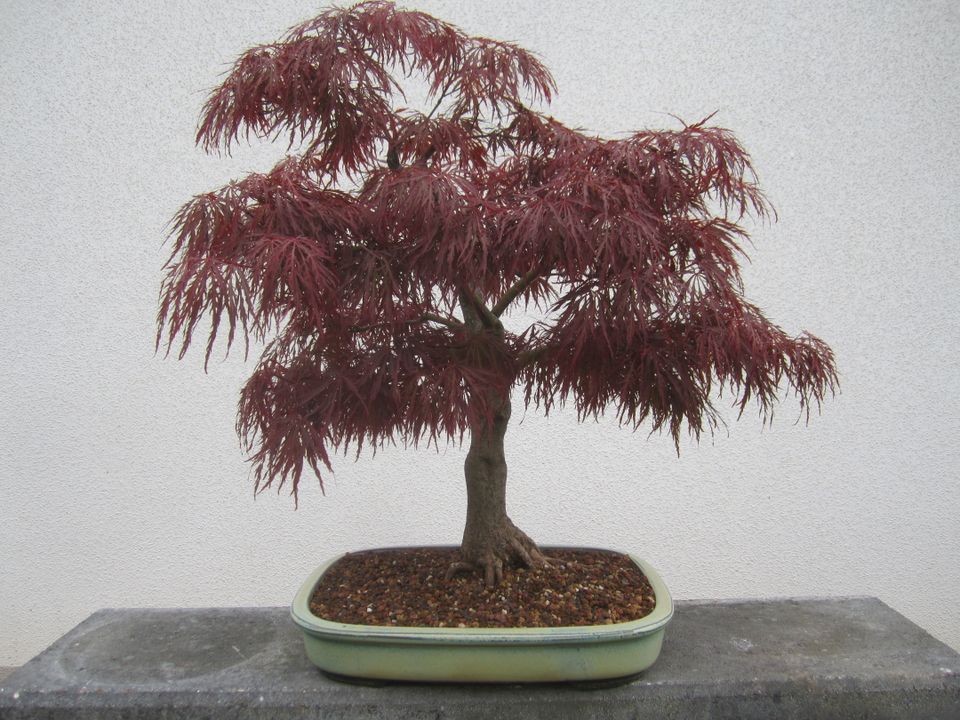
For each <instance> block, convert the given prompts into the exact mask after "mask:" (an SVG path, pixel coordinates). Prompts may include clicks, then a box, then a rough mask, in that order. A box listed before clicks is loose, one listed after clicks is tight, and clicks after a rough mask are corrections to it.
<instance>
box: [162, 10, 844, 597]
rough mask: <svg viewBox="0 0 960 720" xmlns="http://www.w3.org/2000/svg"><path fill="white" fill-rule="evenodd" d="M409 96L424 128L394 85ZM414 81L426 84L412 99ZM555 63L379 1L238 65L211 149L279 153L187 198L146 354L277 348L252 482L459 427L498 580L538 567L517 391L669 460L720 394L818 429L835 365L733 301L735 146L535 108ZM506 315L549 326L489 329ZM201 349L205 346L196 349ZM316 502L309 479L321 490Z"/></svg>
mask: <svg viewBox="0 0 960 720" xmlns="http://www.w3.org/2000/svg"><path fill="white" fill-rule="evenodd" d="M418 79H419V81H420V82H421V83H422V85H421V90H425V92H426V96H427V103H426V105H425V108H424V112H420V111H417V110H414V109H409V108H405V107H397V104H398V102H406V96H405V95H404V93H403V89H402V87H401V84H400V81H401V80H407V81H408V82H410V83H416V82H417V81H418ZM413 87H416V86H415V85H413ZM553 91H554V83H553V80H552V78H551V76H550V73H549V72H548V71H547V69H546V68H545V67H544V66H543V65H542V64H541V62H540V61H539V60H538V59H537V58H536V57H534V56H533V55H532V54H530V53H529V52H527V51H525V50H523V49H522V48H520V47H517V46H516V45H513V44H510V43H504V42H497V41H494V40H489V39H486V38H476V37H470V36H467V35H465V34H464V33H463V32H461V31H460V30H459V29H457V28H456V27H454V26H452V25H449V24H447V23H444V22H441V21H439V20H437V19H435V18H433V17H431V16H429V15H426V14H423V13H420V12H411V11H404V10H400V9H397V8H396V7H395V6H394V5H393V4H391V3H389V2H381V1H374V2H364V3H361V4H359V5H357V6H355V7H353V8H350V9H330V10H328V11H326V12H324V13H323V14H321V15H320V16H318V17H317V18H315V19H313V20H310V21H308V22H306V23H303V24H302V25H299V26H297V27H295V28H293V29H291V30H290V31H289V32H288V33H287V34H286V35H285V36H284V37H283V38H282V39H281V40H280V41H278V42H275V43H271V44H268V45H261V46H258V47H255V48H252V49H251V50H249V51H247V52H246V53H244V54H243V55H242V56H241V57H240V59H239V60H238V61H237V63H236V65H235V66H234V67H233V69H232V71H231V72H230V73H229V75H227V77H226V79H225V80H224V81H223V83H222V84H221V85H220V86H219V87H218V88H216V89H215V90H214V91H213V93H212V94H211V96H210V98H209V100H208V101H207V104H206V106H205V108H204V110H203V116H202V121H201V124H200V128H199V132H198V134H197V141H198V143H202V144H203V147H204V148H205V149H207V150H215V149H218V148H224V149H227V150H229V148H230V146H231V144H232V143H233V142H235V141H236V140H237V139H238V138H239V137H240V136H241V135H242V136H244V137H248V136H249V135H250V134H253V135H254V136H256V137H259V138H271V139H274V138H280V137H283V138H285V139H287V140H289V143H290V147H288V151H289V150H290V148H292V147H294V146H297V147H299V148H300V152H299V153H298V154H296V155H291V156H289V157H287V158H286V159H285V160H283V161H282V162H281V163H280V164H278V165H277V166H276V167H275V168H274V169H273V170H271V171H270V172H269V173H267V174H252V175H250V176H248V177H246V178H244V179H242V180H239V181H236V182H231V183H230V184H229V185H227V186H226V187H223V188H221V189H219V190H216V191H214V192H210V193H206V194H203V195H198V196H197V197H195V198H193V200H191V201H190V202H188V203H187V204H186V205H185V206H184V207H183V208H182V209H181V210H180V212H179V214H178V215H177V216H176V218H175V220H174V229H173V232H172V237H173V240H174V244H173V252H172V255H171V258H170V261H169V263H168V265H167V270H168V272H167V275H166V277H165V280H164V283H163V286H162V290H161V306H160V312H159V318H158V326H159V329H158V336H157V343H158V346H165V347H166V349H167V351H168V352H169V351H170V350H171V349H172V348H173V347H174V346H175V345H179V348H180V351H179V354H180V357H183V354H184V353H185V352H186V350H187V348H188V346H189V345H190V343H191V340H192V339H193V337H194V334H195V333H196V332H197V331H198V322H199V321H200V319H201V318H202V317H203V316H207V317H208V318H209V319H210V321H211V324H210V329H209V332H208V334H207V341H206V356H207V359H208V360H209V357H210V353H211V350H212V349H213V347H214V342H215V338H216V337H217V331H218V329H219V328H221V326H222V325H225V326H226V329H227V330H228V338H227V343H226V344H227V347H228V348H229V346H230V344H231V343H232V342H233V341H234V340H235V339H236V337H237V335H238V332H237V331H240V334H241V335H243V336H244V339H245V341H247V342H248V341H249V338H250V337H253V338H254V339H255V340H257V341H268V344H267V345H266V349H265V350H264V352H263V356H262V357H261V359H260V361H259V364H258V366H257V368H256V370H255V371H254V373H253V375H252V377H251V378H250V379H249V381H248V382H247V384H246V386H245V387H244V389H243V392H242V395H241V399H240V405H239V414H238V421H237V428H238V432H239V433H240V435H241V437H242V438H243V439H244V441H245V443H246V445H247V447H248V448H249V450H250V451H251V453H252V458H251V459H252V462H253V467H254V474H255V477H256V489H257V490H262V489H264V488H267V487H270V486H271V485H275V486H277V487H278V488H279V487H283V486H284V485H285V484H287V483H289V487H290V489H291V490H292V492H293V494H294V496H296V493H297V485H298V483H299V481H300V478H301V474H302V472H303V470H304V464H306V465H307V466H309V468H311V469H312V470H313V471H314V472H315V473H316V474H317V476H318V477H320V476H321V465H322V466H324V467H326V468H327V469H329V468H330V454H331V452H333V451H335V450H346V449H347V448H348V446H350V444H351V443H353V444H354V446H355V447H356V449H357V450H358V451H359V449H360V448H361V447H362V446H363V444H364V443H365V442H366V443H369V444H372V445H374V446H379V445H383V444H384V443H388V442H393V441H395V440H397V439H402V440H403V441H404V442H410V443H412V444H414V445H416V444H417V443H418V441H424V440H425V441H427V442H429V443H439V442H441V441H446V440H449V439H454V440H458V439H462V438H463V437H464V435H465V434H466V435H468V436H469V443H470V445H469V451H468V453H467V457H466V462H465V465H464V474H465V476H466V483H467V519H466V527H465V530H464V533H463V542H462V545H461V562H459V563H457V564H456V565H454V566H453V567H451V569H450V570H451V573H453V572H456V571H458V570H461V569H466V568H476V569H478V570H479V571H481V572H482V573H483V575H484V576H485V579H486V582H487V583H488V584H492V583H495V582H497V581H498V580H499V578H500V577H501V575H502V572H503V567H504V564H505V563H508V562H519V563H522V564H525V565H528V566H533V565H537V564H539V563H543V562H547V560H546V558H545V557H544V555H543V554H542V553H541V552H540V551H539V550H538V548H537V546H536V544H535V543H534V542H533V541H532V540H531V539H530V538H529V537H527V535H525V534H524V533H523V532H522V531H521V530H520V529H519V528H517V527H516V526H515V525H514V524H513V523H512V522H511V520H510V518H509V516H508V515H507V511H506V501H505V490H506V480H507V465H506V462H505V460H504V451H503V439H504V433H505V432H506V429H507V423H508V421H509V419H510V412H511V402H510V394H511V389H512V388H514V387H515V386H517V387H519V388H522V389H523V392H524V401H525V402H526V403H527V405H531V404H532V405H535V406H536V407H539V408H541V409H543V410H544V411H545V412H549V411H550V410H551V409H552V408H553V407H554V406H555V405H556V404H558V403H563V402H565V401H567V400H571V401H572V402H573V403H574V405H575V406H576V408H577V410H578V412H579V415H580V416H581V418H583V417H587V416H598V415H600V414H602V413H603V412H604V411H605V410H608V409H609V410H612V411H614V412H615V413H616V416H617V418H618V419H619V420H620V422H621V423H623V424H628V425H630V426H632V427H634V428H637V427H639V426H641V425H646V424H647V423H649V425H650V426H652V428H653V429H656V430H659V429H664V428H667V429H669V431H670V433H671V434H672V436H673V438H674V441H675V442H677V443H679V438H680V434H681V429H682V427H683V426H684V424H685V425H686V427H687V428H688V429H689V431H690V432H691V433H692V434H693V435H694V436H696V437H699V436H700V433H701V432H702V431H703V430H705V429H712V428H713V427H714V426H715V424H716V423H717V421H718V415H717V413H716V411H715V409H714V407H713V405H712V403H711V395H712V391H714V390H715V389H720V390H723V389H728V390H729V391H730V392H731V393H732V394H733V395H734V397H735V399H736V402H737V405H738V406H739V408H740V412H741V413H742V412H743V409H744V408H745V407H746V406H747V405H748V403H749V402H750V401H751V400H755V401H756V402H757V403H758V405H759V410H760V411H761V413H762V414H763V415H764V416H766V415H767V414H768V413H769V411H770V410H771V409H772V407H773V405H774V404H775V403H776V401H777V399H778V394H779V391H778V387H779V386H780V385H781V384H784V383H786V384H788V385H789V386H790V387H792V388H793V389H794V390H795V392H796V395H797V396H798V397H799V402H800V404H801V407H802V408H803V409H805V410H806V412H807V414H809V411H810V408H811V405H814V406H819V404H820V402H821V400H822V399H823V398H824V396H825V394H826V393H827V392H830V391H832V390H833V388H834V385H835V382H836V370H835V367H834V361H833V356H832V353H831V351H830V349H829V348H828V347H827V346H826V345H825V344H824V343H823V342H822V341H820V340H819V339H817V338H816V337H813V336H811V335H807V334H804V335H801V336H800V337H797V338H791V337H789V336H788V335H786V334H785V333H784V331H783V330H781V329H780V328H779V327H777V326H775V325H773V324H772V323H771V322H769V321H768V320H767V319H766V318H765V317H764V316H763V315H762V314H761V312H760V311H759V310H758V309H757V307H756V306H754V305H752V304H750V303H748V302H747V301H745V300H744V297H743V288H742V284H741V277H740V273H739V267H738V263H739V260H740V259H741V258H742V257H743V251H742V249H741V242H742V241H743V240H744V239H745V238H746V233H745V231H744V229H743V228H742V227H741V226H740V225H738V222H740V221H741V219H742V218H743V217H744V216H745V215H748V214H752V215H754V216H764V215H767V214H768V213H769V212H770V210H769V206H768V204H767V202H766V200H765V199H764V196H763V195H762V193H761V192H760V190H759V189H758V187H757V184H756V179H755V175H754V173H753V169H752V167H751V164H750V159H749V156H748V155H747V153H746V152H745V151H744V150H743V149H742V148H741V146H740V145H739V144H738V142H737V141H736V140H735V139H734V137H733V136H732V135H731V133H730V132H728V131H727V130H724V129H721V128H715V127H707V126H706V125H705V124H704V122H700V123H696V124H693V125H685V126H684V127H683V128H682V129H679V130H676V131H656V132H654V131H641V132H636V133H634V134H632V135H629V136H626V137H623V138H622V139H603V138H599V137H595V136H592V135H588V134H585V133H583V132H580V131H577V130H573V129H570V128H568V127H565V126H564V125H562V124H561V123H559V122H558V121H556V120H554V119H553V118H551V117H548V116H545V115H543V114H540V113H538V112H536V111H534V110H533V109H531V108H530V107H529V106H528V105H527V104H526V103H527V102H529V101H533V102H537V101H546V102H549V100H550V97H551V94H552V92H553ZM517 303H522V304H523V305H524V306H528V305H531V304H532V305H534V306H535V307H537V308H539V310H540V312H541V316H542V320H540V321H539V322H535V323H533V324H531V325H530V326H529V327H527V328H526V329H525V330H524V331H523V332H519V333H518V332H511V331H508V330H507V329H505V327H504V325H503V323H502V322H501V318H502V317H503V315H504V313H505V312H506V311H508V310H509V308H511V306H514V305H515V304H517ZM205 332H206V331H205ZM321 487H322V478H321Z"/></svg>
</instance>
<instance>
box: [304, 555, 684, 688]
mask: <svg viewBox="0 0 960 720" xmlns="http://www.w3.org/2000/svg"><path fill="white" fill-rule="evenodd" d="M545 550H546V551H547V552H549V548H545ZM629 557H630V559H631V560H632V561H633V562H634V563H636V565H637V566H638V567H639V568H640V570H641V571H642V572H643V573H644V575H646V576H647V579H648V580H649V581H650V585H651V586H652V587H653V591H654V595H655V597H656V607H655V608H654V610H653V612H652V613H650V614H649V615H647V616H646V617H643V618H641V619H640V620H633V621H630V622H624V623H614V624H611V625H587V626H570V627H554V628H434V627H395V626H389V627H388V626H375V625H352V624H346V623H337V622H330V621H328V620H322V619H321V618H318V617H316V616H315V615H313V613H311V612H310V598H311V597H312V596H313V593H314V590H315V589H316V587H317V584H318V583H319V582H320V579H321V578H322V576H323V574H324V572H326V570H327V569H328V568H329V567H331V566H332V565H333V564H334V563H335V562H337V560H339V559H340V558H335V559H333V560H331V561H330V562H327V563H325V564H324V565H321V566H320V567H319V568H317V569H316V570H315V571H314V572H313V573H311V574H310V576H309V577H308V578H307V579H306V581H305V582H304V583H303V585H302V586H301V587H300V590H299V592H297V595H296V597H295V598H294V601H293V605H292V607H291V611H290V612H291V616H292V617H293V621H294V622H295V623H296V624H297V625H298V626H299V627H300V628H301V630H302V631H303V634H304V644H305V646H306V651H307V656H308V657H309V658H310V660H311V662H313V664H314V665H316V666H317V667H319V668H320V669H321V670H324V671H325V672H328V673H332V674H335V675H343V676H347V677H353V678H364V679H372V680H407V681H421V682H563V681H597V680H609V679H613V678H621V677H628V676H631V675H636V674H637V673H640V672H642V671H643V670H646V669H647V668H648V667H650V665H652V664H653V662H654V661H655V660H656V659H657V656H658V655H659V654H660V647H661V645H662V643H663V633H664V628H665V627H666V625H667V623H668V622H669V621H670V618H671V617H673V600H672V598H671V597H670V593H669V591H668V590H667V587H666V585H664V583H663V580H661V579H660V576H659V575H658V574H657V572H656V571H655V570H654V569H653V568H652V567H650V565H649V564H647V563H645V562H644V561H642V560H640V559H638V558H636V557H634V556H633V555H629Z"/></svg>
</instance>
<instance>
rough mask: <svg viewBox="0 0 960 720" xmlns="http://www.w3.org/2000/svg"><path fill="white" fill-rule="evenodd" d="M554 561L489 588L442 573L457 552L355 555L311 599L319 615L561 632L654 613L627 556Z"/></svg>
mask: <svg viewBox="0 0 960 720" xmlns="http://www.w3.org/2000/svg"><path fill="white" fill-rule="evenodd" d="M547 555H548V557H549V558H550V559H551V561H552V563H551V565H550V566H547V567H540V568H535V569H526V568H512V567H511V568H505V569H504V572H503V582H502V583H500V585H498V586H496V587H493V588H488V587H487V586H486V585H485V584H484V581H483V578H482V577H481V576H480V575H479V574H469V575H461V576H458V577H455V578H453V579H450V580H446V579H444V574H445V573H446V571H447V568H448V567H449V566H450V564H451V563H453V562H456V560H457V559H458V557H459V556H458V551H457V550H454V549H442V548H407V549H396V550H376V551H368V552H359V553H350V554H348V555H346V556H344V557H343V558H341V559H340V560H339V561H338V562H337V563H336V564H334V565H333V566H332V567H331V568H330V569H329V570H328V571H327V572H326V573H325V574H324V575H323V578H322V579H321V581H320V584H319V585H318V586H317V589H316V591H315V592H314V594H313V597H312V598H311V600H310V611H311V612H312V613H313V614H314V615H316V616H317V617H319V618H322V619H324V620H330V621H332V622H341V623H351V624H355V625H387V626H406V627H454V628H457V627H460V628H462V627H475V628H477V627H479V628H500V627H563V626H571V625H609V624H611V623H619V622H628V621H631V620H639V619H640V618H642V617H644V616H645V615H648V614H649V613H650V612H651V611H652V610H653V608H654V606H655V604H656V600H655V598H654V593H653V589H652V588H651V587H650V583H649V582H648V581H647V578H646V577H645V576H644V574H643V573H642V572H641V571H640V569H639V568H638V567H637V566H636V565H635V564H634V563H633V562H632V561H631V560H630V558H629V557H627V556H626V555H622V554H620V553H614V552H609V551H601V550H557V549H552V550H549V551H547Z"/></svg>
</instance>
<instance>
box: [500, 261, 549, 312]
mask: <svg viewBox="0 0 960 720" xmlns="http://www.w3.org/2000/svg"><path fill="white" fill-rule="evenodd" d="M539 276H540V273H538V272H537V271H536V270H531V271H530V272H528V273H527V274H526V275H524V276H523V277H521V278H520V279H519V280H517V281H516V282H515V283H514V284H513V285H511V286H510V289H509V290H507V291H506V292H505V293H504V294H503V297H502V298H500V299H499V300H497V304H496V305H494V306H493V308H491V310H490V312H492V313H493V314H494V315H496V316H497V317H500V316H501V315H503V311H504V310H506V309H507V307H509V305H510V303H512V302H513V301H514V300H516V299H517V296H518V295H519V294H520V293H522V292H523V291H524V290H526V289H527V288H528V287H530V284H531V283H532V282H533V281H534V280H536V279H537V278H538V277H539Z"/></svg>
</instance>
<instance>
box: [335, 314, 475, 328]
mask: <svg viewBox="0 0 960 720" xmlns="http://www.w3.org/2000/svg"><path fill="white" fill-rule="evenodd" d="M424 322H435V323H437V324H439V325H443V326H445V327H447V328H449V329H450V330H463V329H464V328H465V327H466V326H465V325H464V324H463V323H462V322H460V321H459V320H457V319H456V318H447V317H443V316H442V315H437V314H436V313H424V314H423V315H421V316H420V317H418V318H414V319H413V320H404V321H402V322H399V323H396V324H398V325H414V324H416V323H424ZM391 324H393V323H390V322H389V321H387V320H384V321H383V322H378V323H370V324H368V325H352V326H351V327H350V328H348V330H349V331H350V332H363V331H364V330H372V329H373V328H378V327H383V326H384V325H391Z"/></svg>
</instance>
